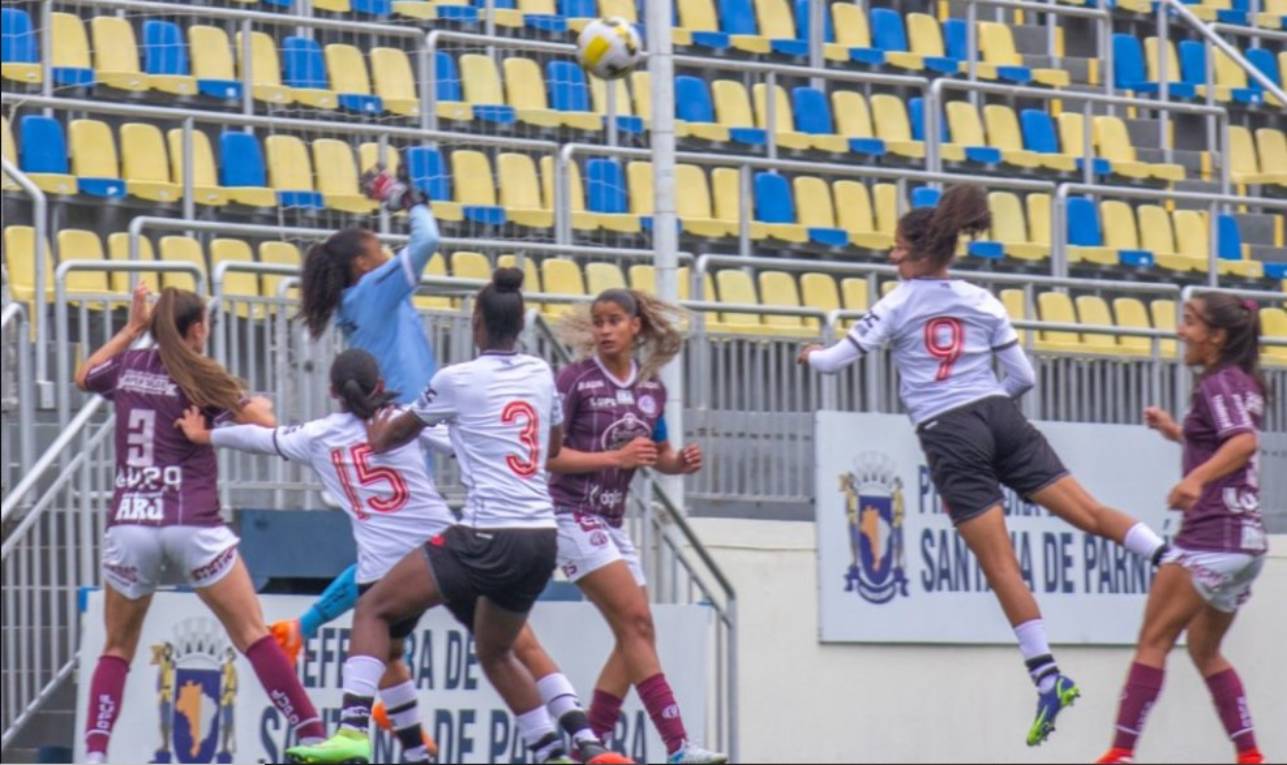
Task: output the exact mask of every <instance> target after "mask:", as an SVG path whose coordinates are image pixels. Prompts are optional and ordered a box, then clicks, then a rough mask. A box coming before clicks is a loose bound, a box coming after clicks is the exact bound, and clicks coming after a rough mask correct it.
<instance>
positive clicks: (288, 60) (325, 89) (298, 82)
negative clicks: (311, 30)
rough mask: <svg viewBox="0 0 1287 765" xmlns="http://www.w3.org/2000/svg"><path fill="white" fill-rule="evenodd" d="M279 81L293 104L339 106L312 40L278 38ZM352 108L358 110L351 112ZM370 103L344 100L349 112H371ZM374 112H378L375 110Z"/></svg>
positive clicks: (322, 60)
mask: <svg viewBox="0 0 1287 765" xmlns="http://www.w3.org/2000/svg"><path fill="white" fill-rule="evenodd" d="M281 50H282V82H283V83H285V85H286V87H288V88H290V89H291V96H292V97H293V98H294V99H295V102H296V103H299V104H303V105H304V106H311V107H313V108H314V109H335V108H338V107H339V106H340V97H339V95H338V94H337V93H336V92H335V91H334V90H332V89H331V84H330V79H329V78H328V76H327V72H326V59H325V57H324V56H323V55H322V48H321V46H319V45H318V44H317V41H316V40H313V39H311V38H308V37H300V36H296V35H291V36H288V37H285V38H282V45H281ZM354 105H358V106H359V107H360V108H358V109H353V108H352V107H353V106H354ZM369 106H370V102H362V101H360V100H358V101H355V100H354V99H346V102H345V108H347V109H349V110H351V111H365V112H367V113H373V112H372V110H371V109H370V108H369ZM375 111H378V110H375Z"/></svg>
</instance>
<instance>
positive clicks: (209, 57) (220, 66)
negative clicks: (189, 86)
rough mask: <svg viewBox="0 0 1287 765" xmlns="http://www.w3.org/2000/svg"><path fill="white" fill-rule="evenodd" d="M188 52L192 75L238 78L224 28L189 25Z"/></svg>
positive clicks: (231, 80) (202, 78) (223, 79)
mask: <svg viewBox="0 0 1287 765" xmlns="http://www.w3.org/2000/svg"><path fill="white" fill-rule="evenodd" d="M188 52H189V55H190V56H191V58H192V76H193V77H194V78H195V79H197V80H218V81H222V82H233V81H235V80H236V79H237V70H236V68H235V66H234V65H233V63H232V49H231V47H230V45H229V43H228V35H227V33H225V32H224V31H223V29H221V28H219V27H212V26H206V25H204V24H193V25H192V26H190V27H188ZM153 87H155V86H153ZM252 95H253V93H252Z"/></svg>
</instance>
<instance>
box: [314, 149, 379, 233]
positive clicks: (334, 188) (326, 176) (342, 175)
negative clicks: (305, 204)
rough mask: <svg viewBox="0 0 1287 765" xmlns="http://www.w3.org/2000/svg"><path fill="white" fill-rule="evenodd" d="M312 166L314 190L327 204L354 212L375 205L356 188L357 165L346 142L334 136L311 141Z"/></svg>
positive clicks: (366, 210)
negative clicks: (315, 173) (315, 176)
mask: <svg viewBox="0 0 1287 765" xmlns="http://www.w3.org/2000/svg"><path fill="white" fill-rule="evenodd" d="M313 167H315V168H317V190H318V191H319V192H321V194H322V201H323V202H324V203H325V204H326V206H327V207H329V208H331V209H332V210H340V211H343V212H349V213H356V214H358V215H366V214H369V213H373V212H375V211H376V209H377V208H378V205H377V204H376V203H375V202H373V201H372V200H370V199H368V198H367V196H366V195H365V194H363V193H362V191H361V189H359V188H358V169H357V165H356V164H355V163H354V161H353V150H352V149H351V148H350V147H349V145H348V144H347V143H345V142H343V141H337V140H335V139H334V138H318V139H317V140H315V141H313Z"/></svg>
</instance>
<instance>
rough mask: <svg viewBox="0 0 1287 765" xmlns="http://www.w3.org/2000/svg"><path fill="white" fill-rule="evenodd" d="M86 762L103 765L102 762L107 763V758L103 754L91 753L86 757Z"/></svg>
mask: <svg viewBox="0 0 1287 765" xmlns="http://www.w3.org/2000/svg"><path fill="white" fill-rule="evenodd" d="M85 762H88V763H93V764H94V765H97V764H98V763H101V762H107V758H106V757H105V756H104V755H103V753H102V752H89V753H88V754H86V755H85Z"/></svg>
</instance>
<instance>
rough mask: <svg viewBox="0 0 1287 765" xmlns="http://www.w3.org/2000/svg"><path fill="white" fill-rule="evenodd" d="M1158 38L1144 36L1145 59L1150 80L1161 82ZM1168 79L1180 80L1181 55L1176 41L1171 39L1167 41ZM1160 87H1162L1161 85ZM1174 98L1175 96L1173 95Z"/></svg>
mask: <svg viewBox="0 0 1287 765" xmlns="http://www.w3.org/2000/svg"><path fill="white" fill-rule="evenodd" d="M1157 50H1158V39H1157V38H1156V37H1146V38H1144V61H1145V64H1146V66H1147V68H1148V80H1149V82H1157V83H1160V82H1161V81H1162V71H1161V69H1160V63H1161V62H1160V60H1159V59H1158V55H1157ZM1166 81H1167V82H1180V81H1181V73H1180V57H1179V56H1177V55H1176V53H1175V43H1174V42H1173V41H1171V40H1167V42H1166ZM1159 87H1161V86H1160V85H1159ZM1172 98H1174V96H1172Z"/></svg>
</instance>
